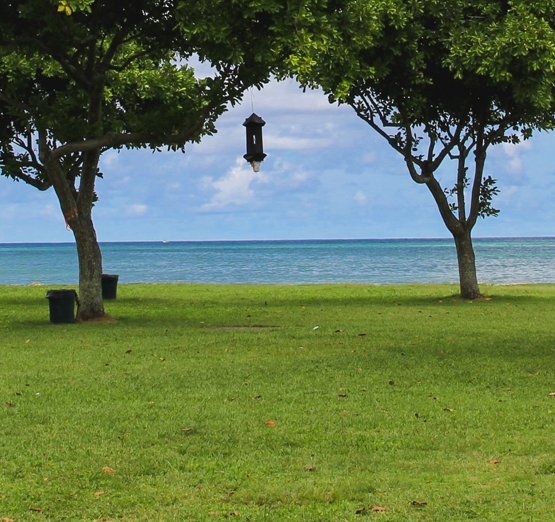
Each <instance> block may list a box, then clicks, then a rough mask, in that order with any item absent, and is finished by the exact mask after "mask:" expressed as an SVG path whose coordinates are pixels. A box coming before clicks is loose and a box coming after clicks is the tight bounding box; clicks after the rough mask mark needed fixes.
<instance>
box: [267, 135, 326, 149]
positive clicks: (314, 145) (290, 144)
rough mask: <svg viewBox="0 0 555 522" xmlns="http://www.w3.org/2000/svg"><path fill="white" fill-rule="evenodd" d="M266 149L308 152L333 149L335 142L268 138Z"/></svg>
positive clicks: (315, 139) (291, 137) (312, 139)
mask: <svg viewBox="0 0 555 522" xmlns="http://www.w3.org/2000/svg"><path fill="white" fill-rule="evenodd" d="M264 141H265V145H266V146H265V147H264V148H268V147H271V148H272V149H276V150H306V149H321V148H324V147H331V146H332V145H333V142H332V140H331V139H328V138H296V137H294V136H287V137H278V136H271V135H270V136H268V137H267V138H265V140H264Z"/></svg>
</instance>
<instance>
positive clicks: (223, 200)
mask: <svg viewBox="0 0 555 522" xmlns="http://www.w3.org/2000/svg"><path fill="white" fill-rule="evenodd" d="M257 181H258V182H266V181H267V177H266V176H265V175H264V174H263V173H262V172H253V170H252V168H251V167H250V165H249V164H248V163H246V162H245V160H244V159H243V158H238V159H237V161H236V162H235V167H233V168H232V169H231V170H230V171H229V172H228V173H227V174H225V175H224V176H222V177H221V178H219V179H217V180H216V181H214V180H213V178H210V177H205V178H203V180H202V184H203V185H204V187H206V188H213V189H216V190H217V192H216V194H214V195H213V196H212V199H211V200H210V202H209V203H206V204H205V205H203V206H202V207H201V208H202V210H221V209H223V208H226V207H228V206H229V205H246V204H248V203H251V202H252V201H253V200H254V189H253V188H252V187H251V183H253V182H257Z"/></svg>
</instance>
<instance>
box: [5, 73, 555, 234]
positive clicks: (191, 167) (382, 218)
mask: <svg viewBox="0 0 555 522" xmlns="http://www.w3.org/2000/svg"><path fill="white" fill-rule="evenodd" d="M253 109H254V112H255V113H256V114H258V115H259V116H261V117H262V118H263V119H264V120H265V121H266V125H265V127H264V129H263V131H264V151H265V152H266V153H267V154H268V156H267V158H266V159H265V160H264V162H263V163H262V166H261V170H260V172H258V173H254V172H253V171H252V169H251V167H250V165H249V164H248V163H247V162H246V161H245V160H244V159H243V154H245V128H244V127H243V125H242V124H243V122H244V121H245V119H246V118H248V117H249V116H250V114H251V113H252V112H253ZM217 128H218V133H217V134H215V135H214V136H208V137H205V138H204V139H203V140H202V142H201V143H200V144H188V145H187V147H186V153H185V154H183V153H181V152H159V153H154V154H153V153H152V152H150V151H144V150H140V151H121V152H116V151H108V152H106V153H104V155H103V156H102V159H101V170H102V172H103V173H104V178H103V179H98V181H97V192H98V196H99V201H98V202H97V204H96V206H95V209H94V211H93V219H94V223H95V227H96V231H97V236H98V239H99V241H101V242H103V241H162V240H163V241H209V240H262V239H341V238H361V239H362V238H442V237H450V235H449V232H448V231H447V229H446V228H445V226H444V224H443V222H442V221H441V218H440V216H439V212H438V210H437V207H436V205H435V203H434V201H433V199H432V196H431V194H430V193H429V192H428V189H427V188H426V187H425V186H424V185H417V184H416V183H414V182H413V181H412V180H411V178H410V177H409V174H408V172H407V169H406V167H405V164H404V162H403V159H402V157H401V156H400V155H399V154H398V153H396V152H395V151H393V150H392V149H391V148H390V146H389V145H388V144H387V143H386V142H385V140H383V138H381V137H380V136H378V135H377V134H376V133H375V132H374V131H373V130H372V129H371V128H370V127H369V126H368V125H367V124H366V123H365V122H363V121H362V120H361V119H359V118H358V117H357V116H356V114H355V113H354V111H353V110H352V109H351V108H350V107H348V106H337V105H331V104H329V103H328V100H327V97H326V96H325V95H324V94H323V93H322V92H321V91H310V90H309V91H306V92H303V91H302V89H300V88H299V86H298V84H297V83H296V82H295V81H294V80H287V81H284V82H279V83H278V82H276V81H273V82H271V83H269V84H268V85H266V86H265V87H264V88H263V89H262V90H261V91H258V90H256V89H255V90H254V91H253V92H252V93H251V92H249V93H247V94H246V96H245V98H244V100H243V102H242V103H241V104H239V105H236V106H235V107H234V108H231V109H230V110H229V111H228V112H226V113H225V114H224V115H223V116H222V117H221V118H220V119H219V120H218V122H217ZM554 159H555V134H554V133H539V134H538V135H536V136H534V137H533V138H532V139H531V140H529V141H525V142H523V143H520V144H518V145H507V144H502V145H498V146H496V147H493V148H491V149H490V150H489V154H488V158H487V162H486V175H491V176H492V177H493V178H495V179H497V180H498V186H499V188H500V194H499V195H498V196H497V197H496V199H495V200H494V203H493V206H494V207H496V208H498V209H500V210H501V212H500V214H499V217H497V218H486V219H480V220H479V221H478V223H477V224H476V226H475V228H474V232H473V235H474V237H522V236H532V237H537V236H555V205H554V204H553V201H554V198H555V162H554ZM454 173H455V165H454V163H453V162H449V161H447V162H446V164H445V165H444V166H443V167H442V169H441V171H440V172H439V174H438V178H439V180H440V181H441V182H442V184H443V185H444V186H445V187H447V186H449V187H451V186H453V184H454ZM34 242H73V235H72V233H71V232H70V231H68V230H66V228H65V223H64V219H63V216H62V213H61V210H60V207H59V204H58V201H57V199H56V196H55V194H54V192H53V190H49V191H47V192H39V191H38V190H37V189H35V188H33V187H31V186H28V185H25V184H24V183H22V182H19V183H18V182H14V181H12V180H9V179H7V178H3V177H0V243H34Z"/></svg>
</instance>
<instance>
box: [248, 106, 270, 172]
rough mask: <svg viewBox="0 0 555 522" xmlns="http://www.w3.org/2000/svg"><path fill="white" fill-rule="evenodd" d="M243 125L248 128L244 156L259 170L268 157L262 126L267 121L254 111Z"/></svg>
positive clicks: (255, 169)
mask: <svg viewBox="0 0 555 522" xmlns="http://www.w3.org/2000/svg"><path fill="white" fill-rule="evenodd" d="M243 125H244V126H245V127H246V128H247V153H246V154H245V155H244V156H243V158H245V159H246V160H247V161H248V162H249V163H250V164H251V165H252V170H254V172H259V171H260V163H262V161H264V158H265V157H266V154H264V150H263V146H262V127H264V125H266V122H265V121H264V120H263V119H262V118H261V117H260V116H257V115H256V114H254V112H253V113H252V114H251V115H250V116H249V117H248V118H247V119H246V120H245V123H243Z"/></svg>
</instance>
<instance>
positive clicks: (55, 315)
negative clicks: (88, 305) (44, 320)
mask: <svg viewBox="0 0 555 522" xmlns="http://www.w3.org/2000/svg"><path fill="white" fill-rule="evenodd" d="M46 298H47V299H48V302H49V305H50V322H51V323H54V324H60V323H74V322H75V303H78V298H77V292H76V291H75V290H48V292H46Z"/></svg>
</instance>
